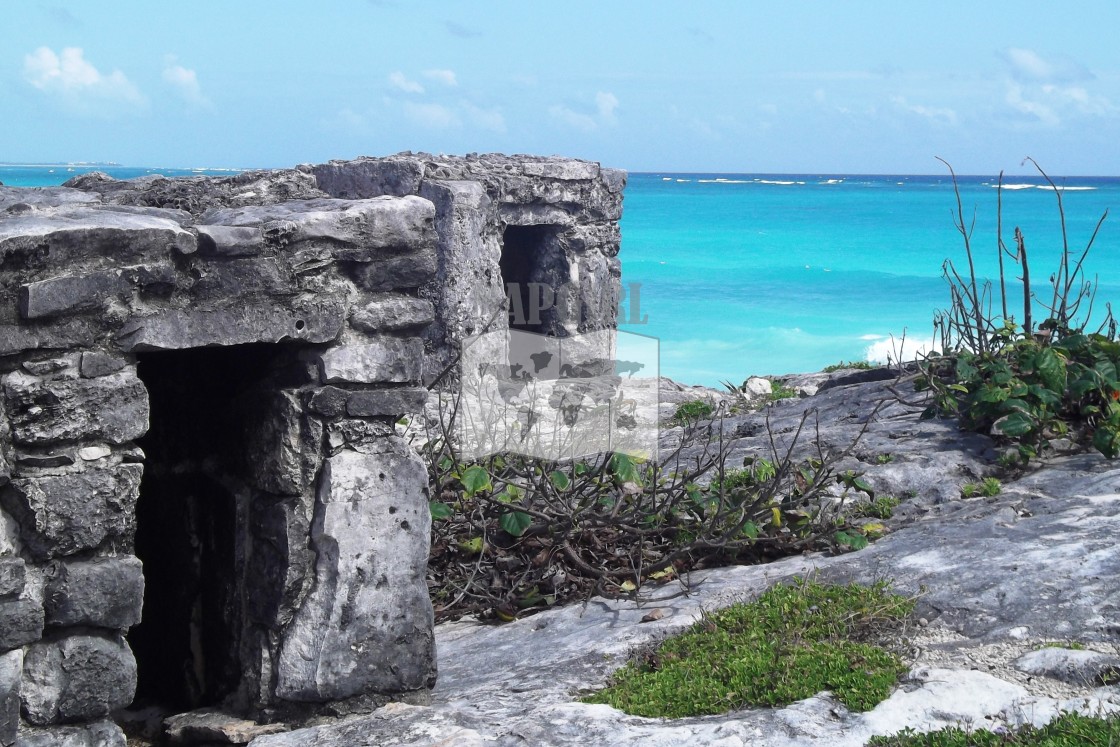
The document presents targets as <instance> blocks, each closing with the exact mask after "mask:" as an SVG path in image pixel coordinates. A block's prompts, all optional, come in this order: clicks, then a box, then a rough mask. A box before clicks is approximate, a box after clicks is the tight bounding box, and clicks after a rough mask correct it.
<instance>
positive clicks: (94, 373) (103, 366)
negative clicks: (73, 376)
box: [78, 351, 128, 379]
mask: <svg viewBox="0 0 1120 747" xmlns="http://www.w3.org/2000/svg"><path fill="white" fill-rule="evenodd" d="M126 365H128V362H127V361H123V360H121V359H120V358H116V357H114V356H111V355H107V354H105V353H99V352H95V351H86V352H84V353H82V360H81V363H79V364H78V370H79V371H80V372H81V376H82V378H83V379H95V378H97V377H98V376H108V375H109V374H114V373H116V372H117V371H120V370H121V369H122V368H124V367H125V366H126Z"/></svg>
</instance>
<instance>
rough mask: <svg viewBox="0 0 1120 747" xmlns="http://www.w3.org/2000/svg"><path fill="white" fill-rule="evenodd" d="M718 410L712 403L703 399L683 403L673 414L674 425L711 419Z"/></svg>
mask: <svg viewBox="0 0 1120 747" xmlns="http://www.w3.org/2000/svg"><path fill="white" fill-rule="evenodd" d="M715 411H716V408H715V407H714V406H713V405H712V403H711V402H708V401H707V400H703V399H694V400H690V401H688V402H681V403H680V404H679V405H677V411H676V412H674V413H673V417H672V420H673V422H674V423H678V424H680V425H684V424H685V423H689V422H693V423H694V422H696V421H697V420H700V419H701V418H707V417H711V415H712V413H714V412H715Z"/></svg>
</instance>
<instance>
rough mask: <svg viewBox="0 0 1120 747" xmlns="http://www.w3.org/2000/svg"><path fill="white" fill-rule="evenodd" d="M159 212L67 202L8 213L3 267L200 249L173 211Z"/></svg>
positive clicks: (0, 258) (1, 241) (0, 237)
mask: <svg viewBox="0 0 1120 747" xmlns="http://www.w3.org/2000/svg"><path fill="white" fill-rule="evenodd" d="M156 213H157V214H156V215H153V214H144V213H135V212H120V211H117V210H102V209H98V208H94V207H63V208H58V209H56V210H53V211H43V212H40V211H34V212H30V213H26V214H23V215H17V216H9V217H7V218H6V219H5V220H4V221H2V222H0V269H4V270H7V269H9V268H13V269H22V268H24V267H28V266H38V267H71V266H73V265H74V264H75V263H77V262H79V261H81V260H86V259H90V258H98V259H99V258H103V257H112V258H114V259H115V260H116V261H117V262H129V261H134V260H139V259H144V258H149V257H151V258H162V257H167V256H170V255H171V254H173V253H179V254H190V253H192V252H194V251H195V250H196V249H197V246H198V240H197V239H196V238H195V235H194V234H193V233H191V232H190V231H188V230H186V229H185V228H183V227H182V226H181V225H179V221H178V220H176V216H175V215H174V213H171V212H167V213H166V214H165V215H166V216H167V217H158V213H159V211H156Z"/></svg>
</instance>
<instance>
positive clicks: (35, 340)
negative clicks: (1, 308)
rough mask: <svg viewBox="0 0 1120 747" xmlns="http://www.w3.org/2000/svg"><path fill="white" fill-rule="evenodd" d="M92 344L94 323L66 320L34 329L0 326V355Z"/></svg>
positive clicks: (7, 325)
mask: <svg viewBox="0 0 1120 747" xmlns="http://www.w3.org/2000/svg"><path fill="white" fill-rule="evenodd" d="M92 344H93V322H91V321H90V320H88V319H67V320H65V321H59V322H54V323H48V324H37V325H35V326H34V327H23V326H18V325H15V324H0V355H12V354H13V353H21V352H23V351H26V350H66V349H70V348H88V347H89V346H90V345H92Z"/></svg>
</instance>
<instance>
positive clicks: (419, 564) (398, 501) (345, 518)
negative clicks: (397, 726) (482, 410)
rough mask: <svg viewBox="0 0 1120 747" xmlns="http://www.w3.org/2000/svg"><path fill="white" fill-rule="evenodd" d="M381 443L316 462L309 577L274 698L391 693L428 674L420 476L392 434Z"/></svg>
mask: <svg viewBox="0 0 1120 747" xmlns="http://www.w3.org/2000/svg"><path fill="white" fill-rule="evenodd" d="M386 441H390V440H389V439H386ZM382 448H383V449H385V450H383V451H380V452H371V453H359V452H355V451H343V452H341V453H339V454H336V455H335V456H333V457H331V458H330V459H329V460H327V461H326V462H324V465H323V471H322V477H321V482H320V485H319V493H318V500H317V504H316V515H315V521H314V524H313V526H312V535H311V541H312V547H313V549H314V550H315V552H316V563H315V581H314V585H313V587H312V590H311V593H310V594H309V595H308V597H307V599H306V600H305V601H304V603H303V605H302V606H301V607H300V609H299V611H298V612H297V613H296V616H295V619H294V620H293V621H292V624H291V626H290V627H289V628H288V629H287V630H286V631H285V632H284V638H283V642H282V644H281V648H280V656H279V661H278V664H277V671H276V674H277V680H276V682H277V689H276V692H277V695H278V696H279V697H281V698H283V699H286V700H295V701H311V702H322V701H327V700H332V699H339V698H346V697H349V696H352V695H357V694H360V693H366V692H377V691H382V692H393V691H398V692H399V691H402V690H412V689H418V688H422V687H426V686H429V685H430V684H431V683H432V680H433V678H434V676H435V661H434V655H435V651H434V641H433V637H432V631H431V627H430V626H431V621H432V607H431V602H430V601H429V599H428V591H427V586H426V583H425V578H424V577H425V568H426V564H427V555H428V539H427V538H428V532H429V530H430V524H431V518H430V516H429V514H428V499H427V495H426V493H427V473H426V470H425V467H424V464H423V462H422V461H421V460H420V459H419V458H418V457H417V456H416V455H415V454H413V453H412V452H411V451H410V450H409V449H408V447H407V445H406V444H404V443H403V442H401V441H399V440H398V439H392V440H391V443H389V444H386V443H385V442H384V441H383V442H382Z"/></svg>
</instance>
